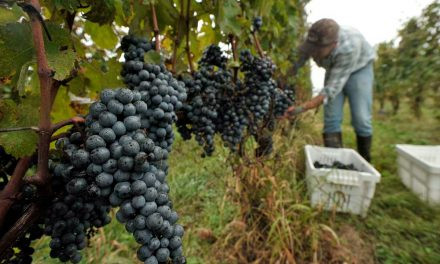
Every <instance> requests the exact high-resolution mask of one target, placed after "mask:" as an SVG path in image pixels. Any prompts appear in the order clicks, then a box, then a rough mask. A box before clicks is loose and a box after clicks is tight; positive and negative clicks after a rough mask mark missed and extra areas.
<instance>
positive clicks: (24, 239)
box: [0, 146, 43, 264]
mask: <svg viewBox="0 0 440 264" xmlns="http://www.w3.org/2000/svg"><path fill="white" fill-rule="evenodd" d="M16 165H17V159H15V158H14V157H13V156H11V155H9V154H7V153H6V152H5V150H4V149H3V147H1V146H0V191H1V190H3V189H4V188H5V187H6V185H7V184H8V182H9V178H10V176H11V175H12V173H13V171H14V168H15V166H16ZM21 193H22V194H21V196H20V197H19V198H18V199H17V200H16V201H15V202H14V203H13V204H12V205H11V207H10V208H9V210H8V213H7V215H6V217H5V222H4V223H3V224H2V226H1V228H0V237H2V236H3V235H4V234H5V233H6V232H7V231H8V230H9V229H10V228H11V227H12V226H13V225H14V224H15V223H16V221H17V220H18V219H19V218H20V217H21V216H22V215H23V213H24V212H25V211H26V209H27V208H28V207H29V206H30V204H31V203H32V202H33V201H35V200H36V199H37V198H38V197H36V189H35V188H34V187H33V186H31V185H28V184H25V185H23V187H22V189H21ZM42 235H43V227H42V219H41V218H39V219H37V220H36V221H35V222H34V223H33V224H32V226H31V227H30V228H29V229H28V230H26V233H25V234H23V235H21V236H20V237H19V238H18V239H17V240H16V241H15V242H14V244H13V245H12V246H11V247H10V248H8V249H6V252H2V253H4V254H2V256H3V258H2V259H0V263H1V264H30V263H32V254H33V253H34V249H33V248H32V247H31V242H32V241H33V240H36V239H39V238H40V237H41V236H42Z"/></svg>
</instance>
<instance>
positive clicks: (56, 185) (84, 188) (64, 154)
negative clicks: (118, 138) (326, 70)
mask: <svg viewBox="0 0 440 264" xmlns="http://www.w3.org/2000/svg"><path fill="white" fill-rule="evenodd" d="M94 105H96V103H95V104H94ZM91 108H92V107H91ZM85 138H86V132H85V127H74V128H72V129H71V130H70V131H69V135H68V136H66V137H62V138H60V139H58V140H57V142H56V148H57V150H58V153H59V155H58V156H55V157H54V158H53V159H52V160H51V162H50V164H49V169H50V171H51V173H52V175H53V181H52V189H53V190H54V192H55V196H54V198H53V200H52V201H51V205H50V206H49V208H48V209H47V212H46V214H45V218H44V225H45V229H44V232H45V233H46V235H48V236H50V237H51V241H50V244H49V247H50V248H51V252H50V256H51V257H52V258H58V259H59V260H60V261H62V262H67V261H71V262H72V263H78V262H79V261H80V260H81V258H82V256H81V254H80V253H79V251H80V250H82V249H84V248H85V247H86V245H87V236H88V235H89V234H91V233H92V232H93V230H94V229H95V228H99V227H102V226H104V225H106V224H108V223H110V221H111V218H110V216H109V212H110V208H111V207H110V206H109V204H108V202H107V199H106V196H108V193H109V191H110V190H111V187H110V186H109V185H106V186H104V185H101V184H100V182H99V181H98V177H97V175H98V171H99V173H100V174H104V173H105V171H104V168H105V169H106V171H109V169H108V168H109V167H108V166H105V167H104V163H106V164H108V162H107V161H106V160H104V159H105V158H106V156H104V155H105V154H104V152H105V151H103V150H102V149H100V150H98V147H97V146H98V144H97V143H95V145H94V146H93V147H94V148H91V144H90V141H89V139H90V138H88V139H87V140H85ZM101 146H105V143H104V144H101ZM106 150H107V149H106ZM98 159H99V160H100V161H104V162H103V163H100V165H97V163H98ZM107 159H108V157H107ZM101 165H102V166H101Z"/></svg>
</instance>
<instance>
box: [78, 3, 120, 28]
mask: <svg viewBox="0 0 440 264" xmlns="http://www.w3.org/2000/svg"><path fill="white" fill-rule="evenodd" d="M87 2H88V4H89V5H90V6H91V8H90V11H89V12H87V13H85V14H84V17H85V18H86V19H87V20H89V21H92V22H95V23H98V24H100V25H102V24H111V23H112V22H113V20H114V19H115V14H116V7H115V1H114V0H88V1H87Z"/></svg>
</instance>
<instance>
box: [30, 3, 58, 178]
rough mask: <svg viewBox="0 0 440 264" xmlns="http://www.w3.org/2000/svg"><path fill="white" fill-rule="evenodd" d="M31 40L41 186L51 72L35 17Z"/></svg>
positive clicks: (47, 139) (46, 174)
mask: <svg viewBox="0 0 440 264" xmlns="http://www.w3.org/2000/svg"><path fill="white" fill-rule="evenodd" d="M30 4H31V5H33V6H34V7H35V9H36V10H37V11H38V12H40V3H39V1H38V0H31V1H30ZM31 29H32V39H33V42H34V47H35V51H36V57H37V69H38V70H37V72H38V77H39V79H40V124H39V130H40V136H39V141H38V163H37V174H36V178H37V179H38V182H39V183H40V184H41V186H44V185H48V182H49V168H48V161H49V145H50V137H51V122H50V111H51V107H52V102H51V100H52V92H51V90H52V89H51V88H52V83H53V80H52V71H51V69H50V68H49V64H48V61H47V57H46V53H45V52H46V50H45V48H44V39H43V34H42V29H41V23H40V21H39V20H38V18H37V17H36V16H32V17H31Z"/></svg>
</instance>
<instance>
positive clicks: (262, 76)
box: [240, 50, 277, 134]
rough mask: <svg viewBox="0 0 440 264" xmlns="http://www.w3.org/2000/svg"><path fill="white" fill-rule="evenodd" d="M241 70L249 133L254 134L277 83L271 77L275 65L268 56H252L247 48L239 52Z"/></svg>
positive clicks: (262, 119) (267, 109)
mask: <svg viewBox="0 0 440 264" xmlns="http://www.w3.org/2000/svg"><path fill="white" fill-rule="evenodd" d="M240 61H241V70H242V72H243V73H244V74H245V78H244V84H245V86H246V88H247V92H246V96H245V104H246V109H247V110H248V112H249V114H250V117H249V119H250V122H251V125H250V127H249V129H250V133H251V134H255V133H256V131H257V130H258V128H259V127H260V126H261V122H263V121H264V120H265V118H266V117H267V115H268V114H270V110H271V102H272V98H273V96H274V95H275V91H276V89H277V84H276V82H275V80H273V79H272V74H273V72H274V71H275V68H276V67H275V65H274V64H273V63H272V62H271V61H270V60H269V59H268V58H257V57H254V56H253V55H252V54H251V53H250V51H249V50H243V51H241V52H240Z"/></svg>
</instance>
